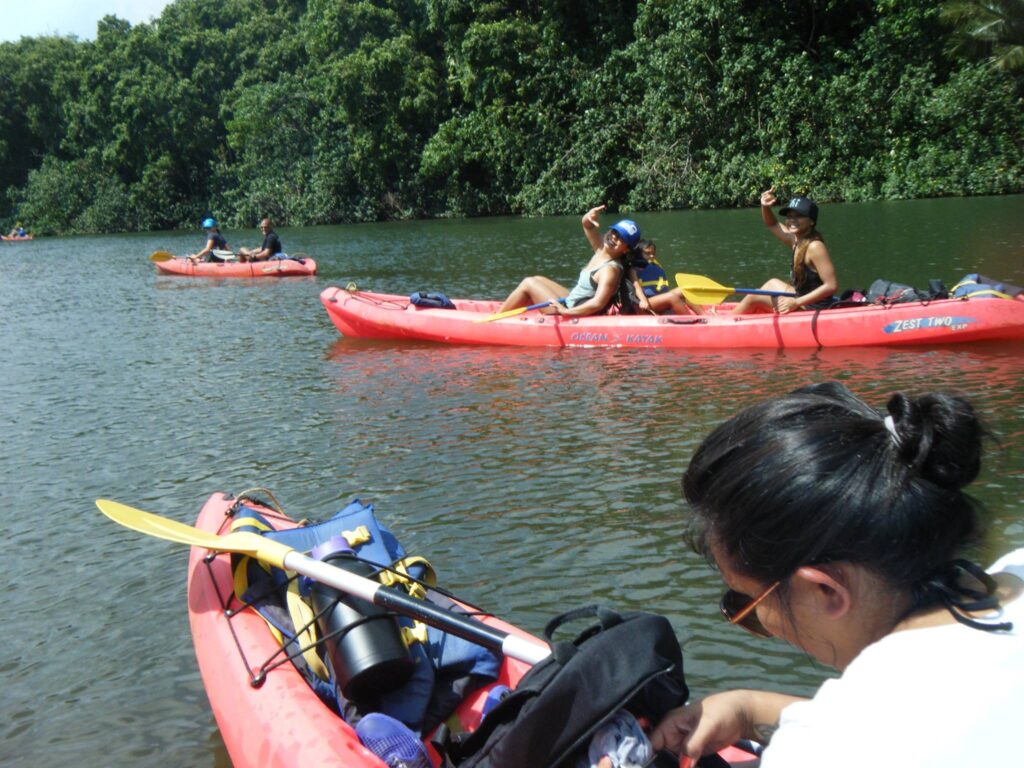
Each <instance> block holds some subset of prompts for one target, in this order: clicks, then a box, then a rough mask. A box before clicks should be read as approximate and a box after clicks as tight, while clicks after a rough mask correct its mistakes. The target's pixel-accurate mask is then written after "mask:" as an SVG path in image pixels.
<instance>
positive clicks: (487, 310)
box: [320, 287, 1024, 349]
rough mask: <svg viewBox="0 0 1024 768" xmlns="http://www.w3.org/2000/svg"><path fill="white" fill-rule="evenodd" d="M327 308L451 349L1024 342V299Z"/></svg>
mask: <svg viewBox="0 0 1024 768" xmlns="http://www.w3.org/2000/svg"><path fill="white" fill-rule="evenodd" d="M320 301H322V302H323V305H324V307H325V308H326V309H327V314H328V316H330V318H331V321H332V322H333V323H334V325H335V326H337V328H338V330H339V331H340V332H341V333H342V334H344V335H345V336H352V337H361V338H373V339H415V340H420V341H438V342H447V343H450V344H504V345H513V346H528V347H636V348H649V349H734V348H743V347H746V348H769V349H789V348H800V347H803V348H808V347H810V348H821V347H851V346H903V345H912V344H951V343H964V342H972V341H1012V340H1022V339H1024V294H1022V295H1020V296H1018V297H1017V298H1016V299H993V298H963V299H942V300H935V301H929V302H906V303H901V304H888V305H881V304H870V305H864V306H856V307H844V308H840V309H829V310H824V311H821V312H811V311H800V312H792V313H789V314H786V315H776V314H768V313H764V314H751V315H731V314H729V312H730V310H731V308H732V306H734V305H732V304H721V305H719V306H717V307H715V308H714V310H715V313H714V314H708V315H705V316H703V317H697V316H694V315H659V316H654V315H591V316H589V317H578V318H573V317H565V316H553V315H543V314H540V313H539V312H537V311H534V312H527V313H524V314H521V315H517V316H515V317H507V318H504V319H502V320H495V321H491V322H478V321H479V320H480V319H481V318H484V317H486V316H487V315H490V314H493V313H495V312H497V311H498V308H499V306H500V302H497V301H477V300H455V305H456V309H436V308H426V307H419V306H415V305H412V304H410V302H409V298H408V297H407V296H396V295H389V294H382V293H370V292H367V291H359V290H347V289H343V288H335V287H331V288H327V289H325V290H324V291H323V292H321V294H320Z"/></svg>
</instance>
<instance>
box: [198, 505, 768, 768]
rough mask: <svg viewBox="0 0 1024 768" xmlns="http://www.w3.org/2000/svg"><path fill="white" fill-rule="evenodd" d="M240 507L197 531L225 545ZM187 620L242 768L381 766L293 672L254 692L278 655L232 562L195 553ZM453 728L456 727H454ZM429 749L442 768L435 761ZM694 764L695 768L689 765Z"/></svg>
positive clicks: (514, 670)
mask: <svg viewBox="0 0 1024 768" xmlns="http://www.w3.org/2000/svg"><path fill="white" fill-rule="evenodd" d="M244 498H245V505H246V507H248V508H252V509H255V510H256V511H258V512H259V513H260V514H261V515H262V516H263V517H264V518H265V519H266V520H267V521H269V522H270V523H271V525H272V526H274V527H276V528H279V529H285V528H294V527H295V523H293V522H292V521H291V520H289V519H288V518H286V517H284V516H283V515H282V514H280V513H279V512H277V511H275V510H274V509H270V508H268V507H267V506H266V505H265V504H261V503H259V502H256V501H255V500H254V499H253V498H252V497H251V496H249V497H244ZM238 501H239V500H238V499H236V498H235V497H233V496H231V495H230V494H224V493H215V494H213V495H212V496H211V497H210V498H209V499H208V500H207V502H206V503H205V505H204V506H203V508H202V511H201V512H200V513H199V519H198V521H197V523H196V527H197V528H199V529H201V530H204V531H208V532H214V533H217V534H219V535H223V534H225V533H227V532H228V529H229V526H230V523H231V519H232V515H233V513H234V512H235V510H236V506H235V505H236V503H237V502H238ZM188 610H189V622H190V624H191V628H192V638H193V642H194V644H195V651H196V657H197V659H198V661H199V670H200V673H201V675H202V678H203V684H204V686H205V688H206V693H207V696H208V697H209V699H210V704H211V706H212V708H213V713H214V716H215V717H216V719H217V725H218V726H219V728H220V731H221V735H222V737H223V739H224V743H225V745H226V746H227V750H228V753H229V754H230V756H231V761H232V763H233V765H235V766H236V768H246V767H247V766H248V767H251V768H256V767H257V766H259V768H269V767H271V766H294V767H296V768H299V767H300V766H301V767H302V768H305V767H306V766H317V767H318V768H323V767H326V766H339V767H342V766H344V768H358V767H359V766H376V767H377V768H380V767H381V766H384V763H383V762H382V761H381V760H380V759H379V758H378V757H377V756H376V755H374V754H373V753H371V752H370V751H369V750H367V749H366V748H365V747H364V746H363V745H362V744H361V743H360V741H359V739H358V738H357V736H356V734H355V732H354V730H353V729H352V728H351V727H350V726H349V725H348V724H347V723H346V722H345V721H344V720H343V719H341V717H339V716H338V715H337V714H335V713H334V712H333V711H332V710H331V709H330V708H328V706H327V705H325V704H324V703H323V701H322V700H321V699H319V698H318V697H317V696H316V694H315V693H314V692H313V689H312V688H311V687H310V685H309V684H308V683H307V682H306V680H305V679H304V678H303V677H302V675H301V674H300V673H299V672H298V670H297V669H296V668H295V666H293V665H292V664H291V663H289V662H285V663H283V664H281V665H279V666H274V667H273V668H269V666H268V671H267V672H266V674H265V675H264V676H263V682H262V684H260V685H259V686H258V687H257V686H254V685H253V684H252V680H253V679H254V676H257V675H258V673H259V672H260V670H261V669H262V666H261V665H263V664H265V663H266V662H268V661H269V660H272V659H276V660H279V659H280V658H281V655H280V650H281V646H280V644H279V642H278V640H277V639H276V638H275V637H274V636H273V635H272V634H271V632H270V630H269V629H268V626H267V624H266V623H265V622H264V620H263V618H261V617H260V616H259V615H258V614H257V613H256V612H255V610H253V609H252V608H251V607H247V606H242V605H241V604H240V603H239V602H238V601H237V599H236V598H235V597H234V583H233V574H232V568H231V556H230V555H229V554H226V553H225V554H219V555H213V554H211V553H210V552H208V551H207V550H204V549H199V548H195V547H194V548H193V549H192V551H191V556H190V558H189V570H188ZM477 618H480V619H481V620H482V621H483V622H484V623H485V624H487V625H488V626H490V627H493V628H495V629H498V630H501V631H503V632H508V633H510V634H511V635H513V636H515V637H517V638H522V639H523V640H525V641H527V642H528V643H529V644H530V645H532V644H533V642H536V643H537V644H540V645H543V643H542V641H540V640H538V639H536V638H532V637H531V636H530V635H528V634H527V633H525V632H523V631H522V630H519V629H517V628H516V627H513V626H511V625H509V624H507V623H505V622H503V621H501V620H499V619H496V618H494V617H490V616H487V617H479V616H478V617H477ZM528 668H529V665H528V664H526V663H525V662H522V661H517V660H515V659H511V658H509V657H508V656H504V657H503V658H502V662H501V667H500V673H499V677H498V679H497V680H496V681H495V682H494V683H493V684H492V685H491V686H487V687H484V688H482V689H480V690H477V691H475V692H474V693H472V694H470V696H469V697H468V698H467V699H465V700H464V701H463V702H462V704H461V705H460V706H459V707H458V709H457V710H456V713H455V715H454V717H455V718H456V720H457V725H458V727H460V728H462V729H465V730H473V729H474V728H476V726H477V725H478V724H479V723H480V720H481V717H482V712H483V707H484V704H485V701H486V699H487V695H488V693H489V691H490V689H491V688H492V687H493V686H497V685H507V686H510V687H514V686H515V684H516V683H517V682H518V680H519V679H520V678H521V677H522V675H523V674H524V673H525V672H526V671H527V669H528ZM448 722H449V724H453V721H452V720H451V719H450V720H449V721H448ZM428 749H429V750H430V754H431V756H432V758H433V760H434V764H435V765H436V764H437V763H438V757H437V754H436V753H435V752H433V749H432V748H430V747H428ZM722 755H723V757H725V758H726V759H727V760H731V761H733V762H734V763H742V762H743V761H745V760H750V759H752V755H751V754H750V753H748V752H745V751H743V750H740V749H737V748H730V749H728V750H725V751H723V753H722ZM688 764H689V761H684V763H683V765H688Z"/></svg>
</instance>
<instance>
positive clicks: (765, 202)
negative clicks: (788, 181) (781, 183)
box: [761, 186, 793, 246]
mask: <svg viewBox="0 0 1024 768" xmlns="http://www.w3.org/2000/svg"><path fill="white" fill-rule="evenodd" d="M776 203H778V200H776V199H775V187H774V186H773V187H772V188H771V189H767V190H765V191H764V192H762V193H761V220H762V221H763V222H764V225H765V226H766V227H768V231H769V232H771V233H772V234H773V235H775V237H777V238H778V239H779V240H781V241H782V242H784V243H785V244H786V245H788V246H792V245H793V236H792V235H791V234H789V233H788V232H786V230H784V229H783V228H782V225H781V224H779V220H778V219H777V218H775V212H774V211H773V210H772V206H773V205H775V204H776Z"/></svg>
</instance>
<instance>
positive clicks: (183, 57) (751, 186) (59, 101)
mask: <svg viewBox="0 0 1024 768" xmlns="http://www.w3.org/2000/svg"><path fill="white" fill-rule="evenodd" d="M1022 7H1024V3H1022V2H1021V0H998V2H997V1H996V0H992V2H968V1H967V0H959V1H958V2H952V0H951V1H950V2H947V3H945V5H942V4H938V3H935V2H934V0H873V2H862V0H780V2H778V3H774V4H772V5H766V4H764V3H761V2H757V1H756V0H701V1H700V2H698V1H697V0H649V1H648V2H645V3H636V2H625V3H623V2H612V1H611V0H590V1H587V0H513V2H505V3H497V2H494V0H177V2H174V3H172V4H170V5H168V6H167V7H166V8H165V10H164V11H163V13H162V14H161V15H160V17H159V18H157V19H155V20H154V21H153V22H152V23H149V24H140V25H137V26H134V27H133V26H132V25H130V24H128V23H127V22H125V21H123V20H120V19H117V18H115V17H112V16H108V17H106V18H105V19H103V20H102V21H101V22H100V23H99V25H98V27H97V35H96V39H95V40H94V41H85V42H82V41H77V40H75V39H73V38H52V37H49V38H37V39H27V40H22V41H20V42H18V43H8V44H3V45H0V77H2V78H3V83H4V90H3V92H2V93H0V99H2V100H3V101H2V103H0V174H2V176H0V178H2V181H3V186H4V189H5V190H6V194H5V195H4V196H3V198H2V199H0V225H2V224H7V223H9V222H10V221H13V219H14V218H15V217H17V218H20V219H21V220H22V221H24V222H25V223H26V224H28V225H29V226H32V227H34V228H35V229H36V230H38V231H52V232H74V231H108V230H113V229H155V228H163V227H176V226H195V225H196V222H197V221H198V220H199V219H201V218H202V217H204V216H206V215H210V214H214V215H216V216H217V218H219V219H221V220H222V221H225V222H228V223H231V224H234V225H249V224H253V223H255V221H256V220H257V219H259V218H260V217H262V216H265V215H269V216H271V217H272V218H273V219H274V220H275V221H278V222H279V223H282V224H289V223H290V224H310V223H321V222H338V221H368V220H380V219H389V218H410V217H419V216H456V215H487V214H504V213H525V214H548V213H551V214H554V213H568V212H579V211H581V210H584V209H585V208H586V207H588V206H590V205H592V204H594V203H597V202H604V203H607V204H609V205H611V206H613V207H619V208H624V209H664V208H679V207H692V206H698V207H713V206H732V205H746V204H751V203H753V202H754V201H755V200H756V198H757V195H758V193H759V192H760V190H761V189H763V188H764V186H765V185H767V184H770V183H774V184H776V185H777V186H778V188H779V190H780V191H781V192H783V193H790V192H811V193H812V194H814V195H815V196H816V197H818V198H819V199H822V200H864V199H876V198H880V197H911V196H919V195H964V194H995V193H1004V192H1020V191H1022V189H1024V109H1021V106H1022V104H1021V97H1022V90H1021V81H1020V70H1019V69H1014V68H1013V67H1014V66H1015V62H1017V61H1018V57H1019V56H1020V50H1021V36H1020V31H1021V29H1022V26H1021V8H1022ZM950 25H953V26H950ZM965 41H972V43H973V44H975V48H973V49H971V50H968V48H966V47H965V46H964V42H965ZM979 44H980V48H979V47H977V46H978V45H979ZM950 51H953V55H950ZM979 57H980V58H979ZM992 63H995V64H997V66H990V64H992Z"/></svg>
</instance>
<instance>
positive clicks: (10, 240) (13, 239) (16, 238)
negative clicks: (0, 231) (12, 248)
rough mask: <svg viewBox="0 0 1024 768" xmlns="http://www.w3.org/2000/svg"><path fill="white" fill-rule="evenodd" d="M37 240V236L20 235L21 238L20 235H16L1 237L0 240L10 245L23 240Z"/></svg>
mask: <svg viewBox="0 0 1024 768" xmlns="http://www.w3.org/2000/svg"><path fill="white" fill-rule="evenodd" d="M35 239H36V236H35V235H20V236H19V235H15V236H11V235H0V240H3V241H5V242H8V243H18V242H21V241H22V240H35Z"/></svg>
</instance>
